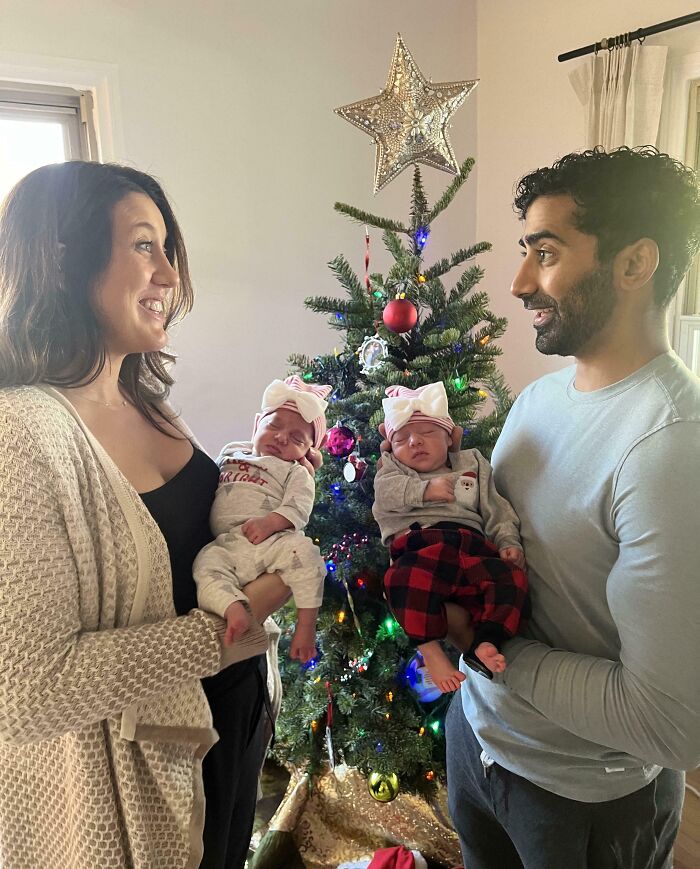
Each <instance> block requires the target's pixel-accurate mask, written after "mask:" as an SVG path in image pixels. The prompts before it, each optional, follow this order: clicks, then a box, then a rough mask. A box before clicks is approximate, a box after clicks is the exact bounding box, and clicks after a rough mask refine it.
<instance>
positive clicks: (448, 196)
mask: <svg viewBox="0 0 700 869" xmlns="http://www.w3.org/2000/svg"><path fill="white" fill-rule="evenodd" d="M473 166H474V159H473V158H472V157H467V159H466V160H465V161H464V163H462V165H461V166H460V167H459V172H458V173H457V174H456V175H455V177H454V180H453V181H452V183H451V184H450V186H449V187H448V188H447V190H445V192H444V193H443V194H442V196H441V197H440V198H439V199H438V201H437V202H436V203H435V205H433V208H432V210H431V211H430V213H429V214H428V219H427V223H432V222H433V221H434V220H435V218H436V217H437V216H438V214H441V213H442V212H443V211H444V210H445V209H446V208H447V206H448V205H449V204H450V202H452V200H453V199H454V198H455V196H456V194H457V191H458V190H459V188H460V187H461V186H462V184H464V182H465V181H466V180H467V178H468V177H469V173H470V172H471V171H472V167H473Z"/></svg>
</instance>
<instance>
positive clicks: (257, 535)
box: [241, 472, 306, 546]
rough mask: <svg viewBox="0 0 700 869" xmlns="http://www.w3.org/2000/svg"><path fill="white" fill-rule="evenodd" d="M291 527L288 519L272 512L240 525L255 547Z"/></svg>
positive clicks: (247, 520)
mask: <svg viewBox="0 0 700 869" xmlns="http://www.w3.org/2000/svg"><path fill="white" fill-rule="evenodd" d="M304 473H306V472H304ZM293 527H294V525H292V523H291V522H290V521H289V519H287V518H285V517H284V516H281V515H280V514H279V513H277V512H276V511H274V510H273V511H272V512H271V513H268V514H267V516H256V517H254V518H253V519H246V521H245V522H244V523H243V524H242V525H241V531H242V532H243V535H244V536H245V538H246V539H247V540H249V541H250V542H251V543H254V544H255V545H256V546H257V544H258V543H262V542H263V540H267V538H268V537H272V535H273V534H276V533H277V532H278V531H286V530H287V529H289V528H293Z"/></svg>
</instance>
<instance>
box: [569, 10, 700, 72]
mask: <svg viewBox="0 0 700 869" xmlns="http://www.w3.org/2000/svg"><path fill="white" fill-rule="evenodd" d="M695 21H700V12H691V13H690V15H681V17H680V18H672V19H671V21H662V22H661V23H660V24H654V25H652V26H651V27H640V28H639V30H635V31H634V32H633V33H622V34H620V35H619V36H609V37H608V38H607V39H601V41H600V42H596V43H595V44H594V45H584V46H583V48H577V49H576V50H575V51H567V52H566V53H565V54H560V55H559V57H558V58H557V60H558V61H559V63H561V62H562V61H564V60H573V58H574V57H583V55H584V54H592V53H593V52H594V51H596V52H597V51H603V50H605V49H606V48H608V49H610V48H614V47H615V46H616V45H625V44H629V43H631V42H634V40H635V39H640V40H643V39H644V38H645V37H647V36H651V35H652V34H654V33H663V31H664V30H673V29H674V28H676V27H683V25H684V24H693V23H694V22H695Z"/></svg>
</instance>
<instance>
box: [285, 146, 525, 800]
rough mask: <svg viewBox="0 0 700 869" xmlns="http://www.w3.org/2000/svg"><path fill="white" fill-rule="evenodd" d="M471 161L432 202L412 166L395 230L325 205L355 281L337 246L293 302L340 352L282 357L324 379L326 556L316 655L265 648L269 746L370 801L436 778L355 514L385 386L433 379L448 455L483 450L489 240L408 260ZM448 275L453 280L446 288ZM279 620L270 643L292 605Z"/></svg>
mask: <svg viewBox="0 0 700 869" xmlns="http://www.w3.org/2000/svg"><path fill="white" fill-rule="evenodd" d="M473 162H474V161H473V160H471V159H469V160H467V161H466V162H465V163H464V164H463V165H462V166H461V167H460V169H459V172H458V174H457V175H456V176H455V178H454V179H453V181H452V182H451V183H450V185H449V186H448V187H447V189H446V190H445V192H444V193H443V195H442V196H441V197H440V199H439V200H438V201H437V202H436V203H435V204H434V205H433V206H432V207H430V206H429V204H428V202H427V200H426V196H425V192H424V189H423V185H422V181H421V174H420V170H419V168H418V167H417V166H416V167H415V170H414V176H413V189H412V198H411V208H410V219H409V221H408V222H407V223H402V222H401V221H397V220H391V219H387V218H384V217H379V216H376V215H373V214H369V213H366V212H364V211H362V210H360V209H358V208H354V207H352V206H350V205H346V204H343V203H336V205H335V208H336V211H338V212H340V213H341V214H344V215H346V216H348V217H349V218H351V219H352V220H354V221H356V222H357V223H358V224H360V225H364V226H365V241H366V245H367V253H366V258H365V275H364V276H363V277H360V276H358V274H357V273H356V272H355V271H354V270H353V268H352V267H351V266H350V264H349V262H348V261H347V259H346V258H345V257H343V256H342V255H341V256H338V257H336V258H335V259H334V260H333V261H332V262H331V263H330V268H331V270H332V272H333V274H334V275H335V277H336V278H337V280H338V282H339V283H340V285H341V286H342V288H343V289H344V290H345V294H346V295H345V297H344V298H331V297H326V296H316V297H313V298H309V299H307V300H306V302H305V305H306V306H307V307H308V308H310V309H311V310H313V311H316V312H318V313H323V314H328V315H330V325H331V326H332V327H333V328H334V329H336V330H338V331H339V332H341V333H343V342H342V347H341V349H340V350H336V351H335V352H334V353H333V354H329V355H324V356H317V357H315V358H313V359H309V358H307V357H305V356H298V355H297V356H292V357H291V359H290V362H291V364H292V365H293V366H294V369H295V370H296V371H297V372H298V373H300V374H301V376H302V377H303V378H304V379H305V380H307V381H313V382H315V383H326V384H330V385H331V386H332V387H333V392H332V394H331V403H330V406H329V408H328V414H327V415H328V420H329V439H328V444H327V447H326V453H325V456H324V459H325V461H324V465H323V467H322V468H321V469H320V471H319V472H318V474H317V483H316V486H317V503H316V505H315V508H314V512H313V515H312V518H311V522H310V524H309V526H308V527H307V531H306V533H307V534H308V535H309V536H311V537H312V538H314V539H315V541H316V542H317V544H318V545H319V547H320V549H321V552H322V553H323V555H324V558H325V559H326V563H327V566H328V576H327V580H326V586H325V597H324V602H323V606H322V609H321V612H320V615H319V622H318V650H319V652H318V656H317V657H316V658H314V659H313V660H312V661H311V662H309V663H308V664H307V665H304V666H301V665H299V664H297V663H295V662H292V661H290V660H289V659H288V657H287V656H286V655H285V654H282V655H281V656H280V663H281V667H282V680H283V685H284V700H283V706H282V713H281V715H280V719H279V722H278V726H277V738H276V744H275V749H274V754H275V756H276V757H277V759H278V760H280V761H281V762H283V763H289V764H292V765H294V766H296V767H305V768H307V769H308V770H309V772H311V773H312V774H313V773H315V772H319V771H321V770H322V769H323V768H325V767H326V766H327V765H328V764H330V765H331V766H332V765H333V764H337V763H345V764H347V765H348V766H350V767H355V768H358V769H359V770H361V771H362V772H363V773H364V774H365V775H366V776H367V777H368V783H369V787H370V792H371V793H372V795H373V796H374V797H375V798H376V799H378V800H380V801H386V800H389V799H392V798H393V797H394V796H395V795H396V793H397V792H398V791H399V789H401V790H404V791H409V792H413V793H420V794H423V795H424V796H426V797H427V796H431V795H432V794H433V793H434V790H435V788H436V787H437V784H438V782H439V781H441V780H443V779H444V771H445V762H444V727H443V722H444V715H445V712H446V707H447V704H448V703H449V699H450V698H449V696H446V695H441V694H440V695H436V693H435V690H434V689H433V691H432V692H431V690H430V689H429V688H427V687H426V686H425V685H424V684H423V682H422V675H423V672H424V671H423V669H422V668H421V666H420V665H421V660H420V656H416V654H415V649H414V648H413V647H412V646H411V644H410V643H409V641H408V638H407V637H406V635H405V634H404V633H403V631H402V630H401V628H400V626H399V625H398V623H397V622H396V621H395V619H394V618H393V616H392V615H391V613H390V612H389V610H388V609H387V607H386V603H385V602H384V600H383V597H382V591H381V588H382V577H383V574H384V571H385V570H386V568H387V566H388V551H387V549H386V548H385V547H384V546H382V544H381V541H380V538H379V529H378V527H377V525H376V524H375V522H374V519H373V516H372V512H371V509H372V500H373V479H374V473H375V471H376V467H377V461H378V460H379V457H380V449H379V448H380V442H381V437H380V435H379V433H378V430H377V426H378V424H379V423H380V422H381V421H382V419H383V414H382V405H381V402H382V398H383V397H384V394H385V392H384V391H385V387H386V386H388V385H390V384H402V385H405V386H408V387H410V388H412V389H414V388H416V387H418V386H421V385H424V384H427V383H431V382H434V381H438V380H441V381H442V382H443V383H444V384H445V388H446V391H447V395H448V398H449V405H450V414H451V416H452V418H453V419H454V420H455V423H456V424H457V425H459V426H462V427H463V428H464V436H463V442H462V448H463V449H468V448H472V447H475V448H478V449H479V450H480V451H481V452H482V453H483V454H484V455H486V456H489V455H490V453H491V448H492V446H493V444H494V442H495V439H496V437H497V435H498V433H499V431H500V428H501V426H502V424H503V421H504V419H505V415H506V413H507V411H508V409H509V407H510V404H511V397H510V394H509V392H508V389H507V388H506V386H505V384H504V381H503V378H502V376H501V375H500V373H499V371H498V369H497V367H496V363H495V360H496V357H497V356H498V355H499V354H500V352H501V351H500V348H499V347H498V346H497V345H496V343H495V339H497V338H499V337H500V336H501V335H502V334H503V332H504V330H505V326H506V321H505V320H504V319H503V318H501V317H497V316H495V315H494V314H493V313H492V312H491V311H490V310H489V300H488V296H487V294H486V293H485V292H483V291H480V290H478V289H477V285H478V284H479V282H480V281H481V279H482V278H483V276H484V272H483V269H482V268H481V266H480V265H478V264H476V263H474V262H473V260H474V259H475V257H477V256H478V255H479V254H483V253H485V252H486V251H488V250H489V249H490V245H489V244H487V243H483V242H482V243H478V244H474V245H472V246H471V247H467V248H461V249H460V250H458V251H456V252H455V253H454V254H453V255H452V256H450V257H449V258H445V259H440V260H439V261H437V262H434V263H432V264H430V265H426V264H425V263H424V256H425V253H426V251H427V250H428V249H429V238H430V234H431V231H432V227H433V223H434V222H435V220H436V218H437V217H438V216H439V215H440V214H441V213H442V212H443V211H445V210H446V209H447V207H448V206H449V205H450V203H451V202H452V201H453V199H454V197H455V195H456V194H457V192H458V191H459V190H460V188H461V187H462V185H463V184H464V182H465V181H466V180H467V178H468V176H469V173H470V171H471V169H472V166H473ZM368 227H375V228H376V229H379V230H382V232H383V241H384V244H385V246H386V248H387V250H388V251H389V252H390V254H391V256H392V258H393V265H392V266H391V268H390V270H389V272H388V274H386V276H383V275H381V274H374V273H369V269H368V263H369V229H368ZM453 269H459V275H458V277H457V279H456V281H455V282H454V283H453V284H452V285H451V287H449V288H448V287H447V286H446V276H447V275H448V274H449V273H450V272H452V270H453ZM487 410H488V411H489V412H486V411H487ZM331 426H333V427H332V428H331ZM283 618H284V626H283V627H285V628H286V631H284V632H283V640H282V644H281V646H282V649H283V650H284V643H285V637H286V638H287V642H288V637H289V636H290V631H289V628H290V626H291V624H292V623H293V620H294V611H293V609H290V610H288V611H285V614H284V616H283Z"/></svg>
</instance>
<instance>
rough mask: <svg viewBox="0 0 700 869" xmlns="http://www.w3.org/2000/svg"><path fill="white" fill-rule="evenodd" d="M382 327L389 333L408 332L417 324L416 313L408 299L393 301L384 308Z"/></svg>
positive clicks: (414, 307)
mask: <svg viewBox="0 0 700 869" xmlns="http://www.w3.org/2000/svg"><path fill="white" fill-rule="evenodd" d="M382 319H383V320H384V325H385V326H386V327H387V329H388V330H389V331H390V332H397V333H398V334H401V333H402V332H410V331H411V329H412V328H413V327H414V326H415V325H416V323H417V322H418V311H417V310H416V306H415V305H414V304H413V302H409V301H408V299H394V300H393V301H391V302H389V304H388V305H387V306H386V308H384V313H383V314H382Z"/></svg>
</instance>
